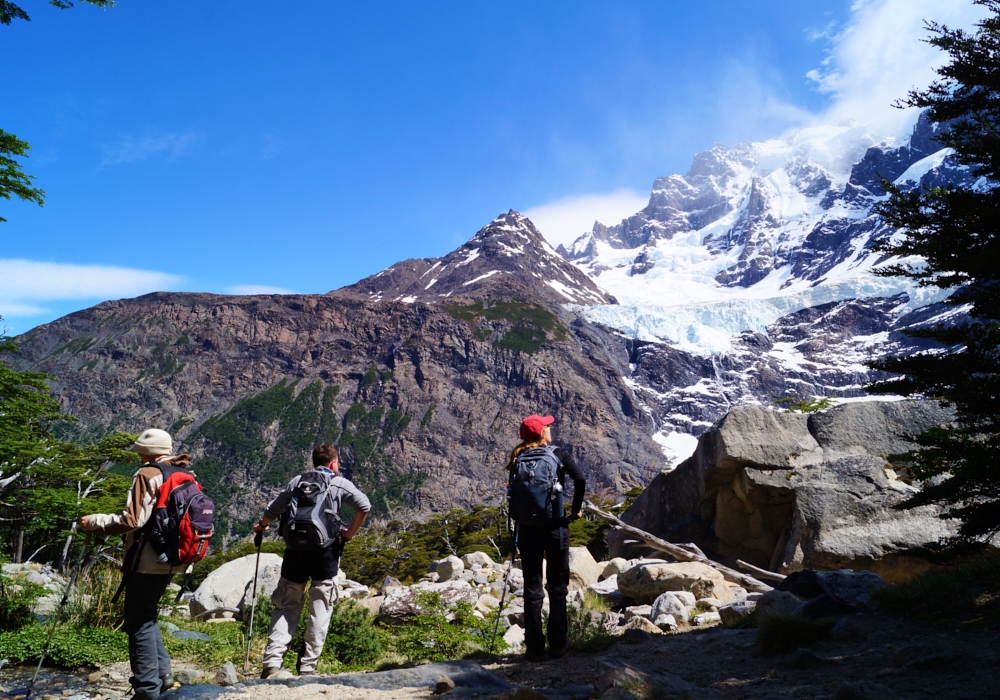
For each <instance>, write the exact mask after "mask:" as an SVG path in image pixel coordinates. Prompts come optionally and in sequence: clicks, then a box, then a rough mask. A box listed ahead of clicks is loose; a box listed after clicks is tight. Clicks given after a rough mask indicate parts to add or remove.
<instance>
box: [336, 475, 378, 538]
mask: <svg viewBox="0 0 1000 700" xmlns="http://www.w3.org/2000/svg"><path fill="white" fill-rule="evenodd" d="M337 479H338V481H337V486H339V487H340V488H341V489H343V490H344V494H343V501H346V502H347V504H348V505H350V506H351V508H353V509H354V519H353V520H352V521H351V524H350V525H348V526H347V529H346V530H342V531H341V533H340V536H341V537H343V538H344V541H345V542H350V541H351V540H352V539H354V536H355V535H356V534H358V530H360V529H361V525H362V523H364V522H365V518H367V517H368V511H370V510H371V509H372V504H371V501H369V500H368V496H366V495H364V494H363V493H361V491H360V490H359V489H358V487H357V486H355V485H354V484H352V483H351V482H350V481H348V480H347V479H345V478H343V477H337Z"/></svg>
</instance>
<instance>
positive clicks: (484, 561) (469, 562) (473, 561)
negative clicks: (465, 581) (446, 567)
mask: <svg viewBox="0 0 1000 700" xmlns="http://www.w3.org/2000/svg"><path fill="white" fill-rule="evenodd" d="M462 564H463V566H465V567H467V568H469V569H471V568H472V567H474V566H479V567H490V568H492V567H494V566H495V564H494V563H493V560H492V559H490V555H489V554H487V553H486V552H469V553H468V554H466V555H463V556H462Z"/></svg>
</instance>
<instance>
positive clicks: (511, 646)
mask: <svg viewBox="0 0 1000 700" xmlns="http://www.w3.org/2000/svg"><path fill="white" fill-rule="evenodd" d="M503 641H504V642H505V643H506V644H507V651H508V652H510V653H512V654H517V653H520V652H521V650H522V649H523V648H524V628H522V627H521V626H520V625H515V624H512V625H511V626H510V629H508V630H507V631H506V632H504V635H503Z"/></svg>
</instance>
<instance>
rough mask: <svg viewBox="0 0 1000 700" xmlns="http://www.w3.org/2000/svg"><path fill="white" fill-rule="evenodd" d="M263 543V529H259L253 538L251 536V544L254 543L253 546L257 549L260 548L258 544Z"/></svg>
mask: <svg viewBox="0 0 1000 700" xmlns="http://www.w3.org/2000/svg"><path fill="white" fill-rule="evenodd" d="M263 543H264V531H263V530H261V531H260V532H258V533H257V534H256V535H255V536H254V538H253V545H254V547H256V548H257V549H260V546H261V545H262V544H263Z"/></svg>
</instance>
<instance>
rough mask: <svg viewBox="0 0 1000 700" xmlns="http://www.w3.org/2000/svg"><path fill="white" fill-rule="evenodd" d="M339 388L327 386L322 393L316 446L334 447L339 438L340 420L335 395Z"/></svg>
mask: <svg viewBox="0 0 1000 700" xmlns="http://www.w3.org/2000/svg"><path fill="white" fill-rule="evenodd" d="M339 393H340V387H339V386H328V387H327V388H326V391H324V392H323V407H322V408H321V409H320V417H319V432H318V433H317V434H316V442H317V444H326V445H336V444H337V440H338V439H339V438H340V418H339V417H338V416H337V405H336V403H335V402H336V400H337V394H339Z"/></svg>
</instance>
